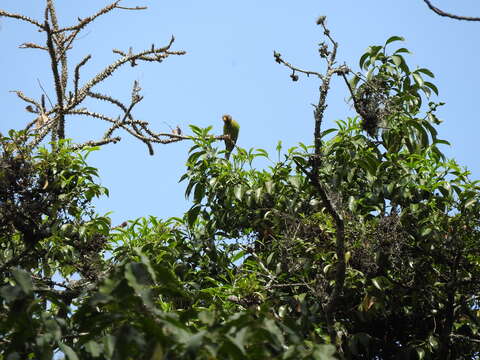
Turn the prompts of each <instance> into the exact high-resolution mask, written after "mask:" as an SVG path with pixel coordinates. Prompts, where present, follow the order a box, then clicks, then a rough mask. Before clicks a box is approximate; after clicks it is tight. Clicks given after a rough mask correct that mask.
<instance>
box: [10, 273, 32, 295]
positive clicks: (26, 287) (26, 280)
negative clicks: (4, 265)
mask: <svg viewBox="0 0 480 360" xmlns="http://www.w3.org/2000/svg"><path fill="white" fill-rule="evenodd" d="M12 275H13V277H14V278H15V280H16V281H17V283H18V285H20V287H21V288H22V290H23V292H24V293H25V294H26V295H30V294H31V293H32V291H33V285H32V278H31V277H30V275H29V274H28V273H27V272H26V271H25V270H23V269H20V268H15V269H12Z"/></svg>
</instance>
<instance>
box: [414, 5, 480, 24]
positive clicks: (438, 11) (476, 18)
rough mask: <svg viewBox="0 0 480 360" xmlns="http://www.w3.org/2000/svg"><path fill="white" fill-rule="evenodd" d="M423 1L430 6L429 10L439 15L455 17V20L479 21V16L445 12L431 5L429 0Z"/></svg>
mask: <svg viewBox="0 0 480 360" xmlns="http://www.w3.org/2000/svg"><path fill="white" fill-rule="evenodd" d="M423 1H424V2H425V4H427V6H428V7H429V8H430V10H432V11H433V12H434V13H436V14H438V15H440V16H444V17H449V18H452V19H456V20H465V21H480V17H471V16H460V15H455V14H450V13H447V12H445V11H443V10H440V9H439V8H437V7H435V6H433V5H432V3H431V2H430V0H423Z"/></svg>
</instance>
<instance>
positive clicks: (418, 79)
mask: <svg viewBox="0 0 480 360" xmlns="http://www.w3.org/2000/svg"><path fill="white" fill-rule="evenodd" d="M412 76H413V80H415V82H416V83H417V84H418V86H420V87H422V86H423V84H424V81H423V78H422V76H421V75H420V74H417V73H413V74H412Z"/></svg>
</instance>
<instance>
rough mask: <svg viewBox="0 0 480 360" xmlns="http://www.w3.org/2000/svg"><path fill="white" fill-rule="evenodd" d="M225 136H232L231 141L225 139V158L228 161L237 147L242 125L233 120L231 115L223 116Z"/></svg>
mask: <svg viewBox="0 0 480 360" xmlns="http://www.w3.org/2000/svg"><path fill="white" fill-rule="evenodd" d="M222 119H223V135H228V136H230V139H225V150H226V153H225V158H226V159H227V160H228V158H229V157H230V153H231V152H232V150H233V148H234V147H235V143H236V142H237V139H238V132H239V131H240V125H238V122H236V121H235V120H233V119H232V117H231V116H230V115H223V116H222Z"/></svg>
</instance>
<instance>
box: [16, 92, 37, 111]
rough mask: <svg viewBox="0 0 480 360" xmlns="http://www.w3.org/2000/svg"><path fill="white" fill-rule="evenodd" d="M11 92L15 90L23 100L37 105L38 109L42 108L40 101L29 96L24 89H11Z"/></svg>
mask: <svg viewBox="0 0 480 360" xmlns="http://www.w3.org/2000/svg"><path fill="white" fill-rule="evenodd" d="M10 92H13V93H15V94H17V96H18V97H19V98H20V99H22V100H23V101H25V102H27V103H30V104H32V105H35V106H36V107H37V109H40V108H41V106H40V103H38V102H36V101H35V100H33V99H31V98H29V97H28V96H26V95H25V94H24V93H23V92H22V91H19V90H11V91H10Z"/></svg>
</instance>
